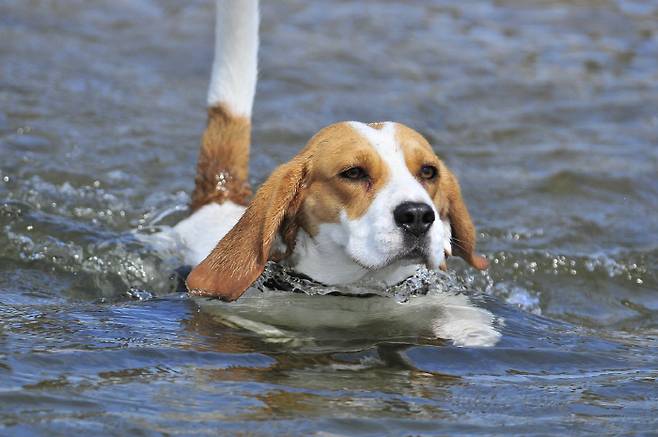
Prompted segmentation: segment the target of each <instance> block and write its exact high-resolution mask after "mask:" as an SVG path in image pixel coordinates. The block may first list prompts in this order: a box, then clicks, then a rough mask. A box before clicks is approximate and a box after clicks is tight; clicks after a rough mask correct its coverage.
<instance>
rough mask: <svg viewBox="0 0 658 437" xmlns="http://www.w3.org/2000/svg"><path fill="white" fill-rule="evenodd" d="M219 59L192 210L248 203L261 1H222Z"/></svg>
mask: <svg viewBox="0 0 658 437" xmlns="http://www.w3.org/2000/svg"><path fill="white" fill-rule="evenodd" d="M216 3H217V4H216V7H217V12H216V13H217V18H216V20H217V21H216V23H215V59H214V61H213V66H212V76H211V78H210V87H209V89H208V124H207V126H206V130H205V132H204V133H203V137H202V140H201V150H200V151H199V160H198V163H197V173H196V177H195V179H194V182H195V186H194V192H193V193H192V201H191V204H190V209H191V211H192V212H194V211H195V210H197V209H199V208H200V207H202V206H203V205H205V204H207V203H211V202H218V203H223V202H224V201H226V200H230V201H233V202H235V203H237V204H240V205H246V204H247V202H248V200H249V197H250V196H251V189H250V187H249V182H248V175H249V147H250V143H251V109H252V106H253V103H254V94H255V92H256V76H257V66H258V22H259V12H258V0H216Z"/></svg>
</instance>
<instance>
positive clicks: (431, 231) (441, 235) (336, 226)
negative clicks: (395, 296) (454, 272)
mask: <svg viewBox="0 0 658 437" xmlns="http://www.w3.org/2000/svg"><path fill="white" fill-rule="evenodd" d="M450 254H454V255H458V256H460V257H462V258H464V259H465V260H466V261H467V262H468V263H469V264H470V265H472V266H473V267H475V268H478V269H485V268H486V267H487V261H486V259H484V258H483V257H481V256H479V255H477V254H476V253H475V229H474V227H473V223H472V221H471V218H470V215H469V213H468V210H467V209H466V205H465V204H464V201H463V199H462V196H461V193H460V188H459V184H458V182H457V178H456V177H455V176H454V175H453V174H452V173H451V172H450V170H448V168H447V167H446V165H445V164H444V163H443V162H442V161H441V160H440V159H439V158H438V157H437V156H436V154H435V153H434V152H433V151H432V148H431V146H430V145H429V143H428V142H427V140H425V138H423V137H422V136H421V135H420V134H419V133H417V132H416V131H414V130H413V129H411V128H409V127H407V126H404V125H402V124H399V123H391V122H386V123H371V124H363V123H357V122H343V123H337V124H334V125H331V126H329V127H326V128H324V129H322V130H321V131H320V132H318V133H317V134H316V135H315V136H313V138H311V140H310V141H309V142H308V144H307V145H306V147H305V148H304V149H303V150H302V151H301V152H300V153H299V154H298V155H297V156H295V157H294V158H293V159H292V160H291V161H289V162H288V163H286V164H284V165H282V166H280V167H279V168H277V169H276V170H275V171H274V172H273V173H272V175H271V176H270V177H269V178H268V179H267V181H266V182H265V183H264V184H263V185H262V186H261V187H260V189H259V190H258V192H257V193H256V195H255V196H254V199H253V200H252V202H251V204H250V205H249V206H248V207H247V210H246V211H245V213H244V215H243V216H242V218H241V219H240V220H239V222H238V223H237V224H236V225H235V226H234V227H233V229H232V230H231V231H230V232H229V233H228V234H227V235H226V236H225V237H224V238H223V239H222V240H221V241H220V242H219V244H218V245H217V246H216V247H215V249H214V250H213V251H212V252H211V253H210V255H208V257H206V259H205V260H203V261H202V262H201V263H200V264H199V265H198V266H197V267H196V268H195V269H193V271H192V272H191V273H190V276H189V277H188V281H187V284H188V288H189V289H190V292H191V293H192V294H197V295H208V296H217V297H220V298H222V299H225V300H235V299H237V298H238V297H240V296H241V295H242V293H243V292H244V291H245V290H246V289H247V288H248V287H249V286H250V285H251V284H252V283H253V281H255V280H256V278H258V276H259V275H260V274H261V273H262V272H263V270H264V267H265V264H266V262H267V261H268V260H270V259H273V260H284V259H286V260H289V261H290V262H292V264H293V266H294V267H295V268H296V269H297V270H298V271H300V272H301V273H304V274H306V275H308V276H310V277H311V278H313V279H316V280H318V281H320V282H324V283H328V284H332V283H349V282H355V281H358V280H359V279H362V278H364V277H365V276H367V275H369V274H375V275H376V274H377V273H378V272H387V274H388V273H390V274H392V276H391V277H392V278H397V280H401V279H404V278H400V277H399V275H397V276H396V275H395V274H393V272H394V271H395V270H396V269H397V267H403V266H410V265H411V266H414V265H418V264H425V265H427V266H428V267H429V268H444V267H445V256H446V255H450ZM385 282H386V281H385Z"/></svg>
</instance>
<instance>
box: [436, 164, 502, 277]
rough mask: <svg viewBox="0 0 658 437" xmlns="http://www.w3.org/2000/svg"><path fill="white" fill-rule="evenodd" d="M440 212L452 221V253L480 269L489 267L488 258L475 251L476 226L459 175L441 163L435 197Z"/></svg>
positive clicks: (443, 217)
mask: <svg viewBox="0 0 658 437" xmlns="http://www.w3.org/2000/svg"><path fill="white" fill-rule="evenodd" d="M434 203H435V204H436V207H437V209H438V210H439V214H440V216H441V218H442V219H445V217H447V218H448V220H449V221H450V228H451V231H452V236H451V238H450V246H451V248H452V254H453V255H457V256H460V257H462V258H464V260H465V261H466V262H467V263H469V264H470V265H471V266H473V267H475V268H476V269H479V270H484V269H486V268H487V267H489V262H488V261H487V259H486V258H484V257H483V256H481V255H478V254H477V253H475V226H473V221H472V220H471V216H470V214H469V213H468V209H466V204H465V203H464V199H463V198H462V194H461V189H460V188H459V182H458V181H457V177H456V176H455V175H454V174H453V173H452V172H451V171H450V170H449V169H448V167H446V165H445V164H443V163H441V165H440V169H439V190H438V192H437V194H436V196H435V197H434Z"/></svg>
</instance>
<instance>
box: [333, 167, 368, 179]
mask: <svg viewBox="0 0 658 437" xmlns="http://www.w3.org/2000/svg"><path fill="white" fill-rule="evenodd" d="M340 177H342V178H345V179H353V180H359V179H365V178H367V177H368V173H366V171H365V170H364V169H363V168H361V167H352V168H348V169H347V170H345V171H344V172H342V173H340Z"/></svg>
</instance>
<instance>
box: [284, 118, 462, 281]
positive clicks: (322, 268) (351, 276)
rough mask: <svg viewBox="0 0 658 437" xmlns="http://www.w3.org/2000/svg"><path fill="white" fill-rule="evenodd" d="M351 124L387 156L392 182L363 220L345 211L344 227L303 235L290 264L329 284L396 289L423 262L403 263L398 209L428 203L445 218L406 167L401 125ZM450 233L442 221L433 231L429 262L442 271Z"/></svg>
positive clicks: (322, 228) (323, 227) (328, 225)
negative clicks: (359, 283) (405, 204)
mask: <svg viewBox="0 0 658 437" xmlns="http://www.w3.org/2000/svg"><path fill="white" fill-rule="evenodd" d="M350 124H351V126H352V127H353V128H354V129H355V130H356V131H357V132H359V133H360V134H361V135H362V136H364V137H365V138H366V139H367V140H368V142H369V143H370V145H371V146H372V147H373V148H374V149H375V150H376V151H377V153H378V154H379V156H381V158H382V160H383V161H384V163H385V165H386V166H387V167H388V170H389V175H390V176H389V181H388V182H387V183H386V185H385V186H384V187H383V188H382V189H381V190H380V191H379V192H378V193H377V195H376V196H375V199H374V200H373V202H372V204H371V205H370V207H369V208H368V211H367V212H366V213H365V214H363V215H362V216H361V217H359V218H358V219H356V220H350V219H349V218H348V217H347V215H346V214H345V213H343V214H341V216H340V221H339V223H336V224H331V223H326V224H322V225H320V226H319V232H318V234H317V235H316V236H315V237H314V238H311V237H309V236H308V235H307V234H306V233H304V232H300V234H299V235H298V238H297V245H296V247H295V256H293V257H292V259H291V260H290V263H291V265H292V266H293V267H294V268H295V269H296V270H297V271H299V272H300V273H304V274H305V275H307V276H310V277H311V278H313V279H315V280H318V281H320V282H323V283H326V284H332V285H333V284H345V283H352V282H356V281H364V280H367V281H380V282H383V283H384V284H385V285H391V284H394V283H396V282H399V281H401V280H403V279H404V278H406V277H408V276H410V275H411V274H413V272H414V271H415V269H416V268H417V267H418V266H419V264H418V262H419V261H416V262H412V261H410V260H406V259H402V260H397V258H398V257H400V256H401V255H404V254H405V250H406V249H407V248H406V247H405V244H404V243H405V242H404V233H403V231H402V230H401V229H400V228H399V227H398V226H397V224H396V223H395V220H394V217H393V210H394V209H395V208H396V207H397V206H398V205H400V204H401V203H403V202H422V203H425V204H427V205H429V206H430V207H431V208H432V209H433V210H434V214H435V217H437V218H438V216H439V214H438V212H437V211H436V208H435V207H434V203H433V201H432V199H431V198H430V196H429V194H428V193H427V191H426V190H425V189H424V188H423V186H422V185H421V184H420V183H419V182H418V180H417V179H416V178H415V177H414V176H413V175H412V174H411V172H410V171H409V168H408V167H407V165H406V163H405V160H404V154H403V152H402V148H401V147H400V145H399V144H398V142H397V140H396V135H395V124H394V123H385V124H384V126H383V127H382V128H381V129H374V128H372V127H370V126H368V125H366V124H363V123H358V122H351V123H350ZM446 228H447V229H448V232H446ZM449 229H450V225H449V223H448V225H447V226H446V225H445V223H442V222H441V221H440V220H436V221H435V223H434V224H432V226H431V228H430V230H429V232H428V235H427V238H428V247H427V249H428V253H427V255H428V260H427V263H428V264H429V266H430V267H431V268H438V267H439V265H440V264H441V263H442V262H443V261H444V249H445V247H446V244H447V246H448V247H449V245H450V234H449ZM446 242H447V243H446Z"/></svg>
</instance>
